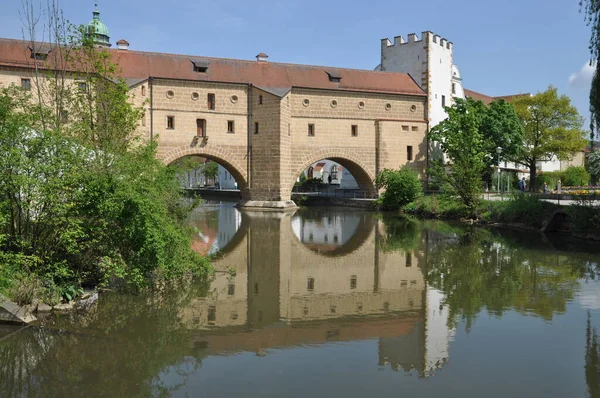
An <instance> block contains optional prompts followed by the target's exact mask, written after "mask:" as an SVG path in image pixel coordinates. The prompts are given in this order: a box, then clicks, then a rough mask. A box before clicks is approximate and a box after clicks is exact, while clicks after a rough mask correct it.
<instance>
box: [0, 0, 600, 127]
mask: <svg viewBox="0 0 600 398" xmlns="http://www.w3.org/2000/svg"><path fill="white" fill-rule="evenodd" d="M34 1H39V0H34ZM44 3H45V1H44ZM93 3H94V1H93V0H61V1H60V6H61V8H62V9H63V10H64V12H65V16H66V17H67V18H68V19H69V20H70V21H71V22H73V23H87V22H88V21H89V20H90V19H91V16H92V10H93V8H94V4H93ZM578 3H579V1H578V0H549V1H548V0H545V1H544V0H519V1H517V0H505V1H502V2H498V1H489V0H455V1H447V0H429V1H419V0H408V1H382V0H370V1H365V2H351V1H348V0H344V1H342V0H335V1H328V0H319V1H317V0H304V1H283V0H262V1H240V0H217V1H214V0H211V1H208V0H204V1H203V0H195V1H192V0H178V1H165V0H145V1H141V0H120V1H117V0H99V9H100V12H101V18H102V20H103V22H105V23H106V24H107V25H108V27H109V29H110V34H111V41H112V42H113V43H114V42H116V41H117V40H118V39H120V38H124V39H127V40H128V41H129V42H130V43H131V47H130V48H131V49H135V50H146V51H159V52H173V53H184V54H197V55H207V56H215V57H228V58H241V59H253V58H254V56H255V55H256V54H258V53H259V52H265V53H267V54H269V56H270V60H271V61H280V62H292V63H305V64H314V65H330V66H340V67H349V68H361V69H373V68H374V67H375V66H377V64H379V57H380V53H379V51H380V39H382V38H385V37H389V38H390V39H392V38H393V36H398V35H403V36H406V35H407V34H408V33H411V32H416V33H418V34H419V36H420V33H421V32H422V31H426V30H431V31H433V32H435V33H437V34H439V35H441V36H442V37H445V38H447V39H448V40H450V41H452V42H453V43H454V61H455V63H456V64H457V65H458V66H459V68H460V70H461V74H462V76H463V83H464V86H465V87H466V88H469V89H471V90H475V91H479V92H482V93H485V94H488V95H506V94H514V93H522V92H533V93H535V92H537V91H542V90H544V89H546V87H548V85H551V84H552V85H554V86H556V87H558V89H559V91H560V92H561V93H563V94H567V95H569V96H570V97H571V98H572V101H573V103H574V104H575V105H576V106H577V107H578V109H579V110H580V112H581V113H582V114H583V115H585V116H587V115H588V111H587V109H588V101H587V95H588V90H589V85H590V80H591V69H590V68H589V67H585V65H586V63H587V60H588V59H589V55H588V38H589V29H588V28H587V27H586V26H585V23H584V17H583V15H582V14H581V13H579V5H578ZM20 4H21V1H19V0H0V36H2V37H11V38H21V22H20V18H19V10H20Z"/></svg>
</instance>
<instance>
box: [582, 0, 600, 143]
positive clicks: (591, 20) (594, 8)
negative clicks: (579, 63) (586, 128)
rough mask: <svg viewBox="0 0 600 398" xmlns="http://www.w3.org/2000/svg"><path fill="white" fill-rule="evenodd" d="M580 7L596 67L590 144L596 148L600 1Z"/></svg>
mask: <svg viewBox="0 0 600 398" xmlns="http://www.w3.org/2000/svg"><path fill="white" fill-rule="evenodd" d="M579 6H580V9H581V11H583V12H584V13H585V21H586V23H587V25H588V26H589V27H590V28H591V35H590V43H589V49H590V54H591V59H590V65H591V66H594V68H595V71H594V77H593V78H592V85H591V87H590V143H591V146H592V147H593V146H594V144H593V143H594V134H595V132H596V129H597V128H598V126H599V125H600V73H598V72H599V71H600V64H599V63H598V60H599V59H600V1H599V0H580V1H579Z"/></svg>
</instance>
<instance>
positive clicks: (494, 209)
mask: <svg viewBox="0 0 600 398" xmlns="http://www.w3.org/2000/svg"><path fill="white" fill-rule="evenodd" d="M401 212H403V213H405V214H410V215H413V216H417V217H420V218H426V219H444V220H460V221H463V222H468V223H470V224H478V225H489V226H502V227H511V228H518V229H527V230H532V231H537V232H544V233H546V232H560V233H564V234H569V235H571V236H574V237H577V238H580V239H586V240H594V241H598V240H600V209H599V208H597V207H593V206H589V205H584V204H571V205H569V206H563V205H559V204H556V203H551V202H548V201H545V200H541V199H539V198H537V197H534V196H529V195H514V196H512V197H511V198H510V199H509V200H505V201H488V200H484V201H482V202H481V204H480V205H479V206H478V207H477V208H476V209H475V211H469V210H468V209H467V208H466V207H464V206H463V205H461V204H460V203H458V202H456V201H452V200H448V199H445V198H443V197H441V196H433V195H432V196H422V197H420V198H418V199H417V200H415V201H414V202H412V203H409V204H408V205H406V206H405V207H404V208H403V209H402V210H401Z"/></svg>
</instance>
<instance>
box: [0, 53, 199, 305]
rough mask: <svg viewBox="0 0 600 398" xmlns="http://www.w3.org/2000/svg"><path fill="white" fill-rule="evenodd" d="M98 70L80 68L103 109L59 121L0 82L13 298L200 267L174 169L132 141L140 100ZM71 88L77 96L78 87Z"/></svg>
mask: <svg viewBox="0 0 600 398" xmlns="http://www.w3.org/2000/svg"><path fill="white" fill-rule="evenodd" d="M94 51H95V50H94ZM103 61H105V60H104V59H103ZM103 65H104V64H103ZM104 77H106V74H104V75H101V77H96V76H87V77H86V78H87V79H88V80H87V83H88V86H87V87H88V88H89V89H90V90H92V88H93V87H96V89H97V90H98V91H97V92H98V93H101V94H102V97H101V99H98V97H96V100H98V101H102V104H103V107H102V113H100V112H99V110H98V108H97V107H96V105H95V104H94V103H93V101H92V104H91V105H90V106H89V107H88V108H84V109H79V108H77V107H74V108H73V109H72V112H69V113H64V112H63V113H61V114H60V117H61V119H60V123H58V122H57V120H55V118H54V116H53V112H54V110H53V109H52V108H48V107H46V105H45V104H43V103H41V102H38V101H36V100H35V99H34V98H32V96H31V95H30V94H29V92H27V91H24V90H21V89H19V88H16V87H9V88H7V89H4V90H2V91H0V153H1V154H2V156H1V157H0V170H1V173H0V292H2V293H4V294H8V295H10V296H12V298H16V299H18V300H19V301H21V302H26V301H29V300H31V299H32V298H31V296H32V294H31V293H32V292H33V293H34V294H33V295H37V293H38V292H39V290H40V289H41V290H42V292H40V294H39V295H40V296H44V295H45V293H47V292H50V293H49V294H51V295H54V293H56V292H58V294H60V295H61V296H63V297H65V298H67V299H69V296H71V297H73V296H74V295H76V293H77V292H78V291H80V287H81V286H82V285H83V286H90V287H91V286H98V285H108V284H111V285H115V284H118V285H119V286H124V287H131V288H135V289H139V288H144V287H146V286H150V285H152V284H154V283H155V281H156V280H158V279H173V278H177V277H180V276H182V275H184V274H188V273H191V274H194V275H204V274H206V273H207V272H208V270H209V262H208V259H206V258H204V257H202V256H200V255H198V254H197V253H195V252H193V251H192V250H191V236H190V234H188V233H187V231H186V230H185V229H184V227H183V223H182V221H183V219H184V218H185V216H186V214H187V210H188V208H187V207H186V205H185V204H184V202H183V200H182V198H181V195H180V189H179V186H178V183H177V181H176V179H175V173H174V171H173V170H171V169H170V168H168V167H166V166H164V165H163V164H162V163H161V162H160V161H158V160H157V159H156V156H155V155H156V144H155V143H153V142H150V143H143V142H140V141H136V137H137V134H136V131H135V129H136V128H137V122H138V121H139V117H141V115H142V111H141V109H140V108H136V107H135V106H133V105H132V104H131V103H130V102H129V98H128V90H129V88H128V86H127V85H126V84H125V83H124V82H123V81H120V82H119V83H116V84H115V83H113V82H112V80H110V79H104ZM94 79H95V80H94ZM97 86H99V87H97ZM71 95H72V97H69V98H63V100H64V101H67V100H68V101H67V102H68V104H73V103H78V105H80V106H82V107H83V106H84V105H85V101H84V100H85V98H82V97H83V96H85V95H86V94H85V93H84V92H82V90H74V91H72V92H71ZM65 106H66V105H65ZM84 115H87V117H84ZM63 118H64V119H67V120H63ZM86 120H88V121H89V124H88V125H86V124H85V123H84V122H82V121H86ZM63 123H64V124H63Z"/></svg>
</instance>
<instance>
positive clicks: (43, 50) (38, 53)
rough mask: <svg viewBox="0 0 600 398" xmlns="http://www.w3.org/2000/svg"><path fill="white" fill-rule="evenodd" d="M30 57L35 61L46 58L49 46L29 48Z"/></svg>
mask: <svg viewBox="0 0 600 398" xmlns="http://www.w3.org/2000/svg"><path fill="white" fill-rule="evenodd" d="M29 49H30V50H31V58H33V59H35V60H37V61H45V60H46V59H47V58H48V53H49V52H50V47H49V46H40V47H39V48H35V49H34V48H31V47H29Z"/></svg>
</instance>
